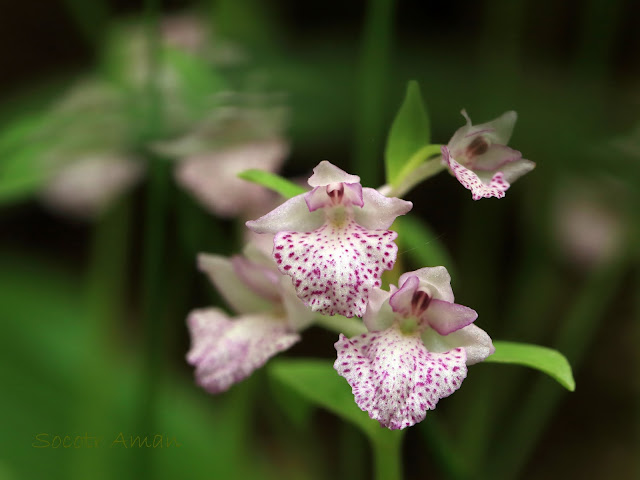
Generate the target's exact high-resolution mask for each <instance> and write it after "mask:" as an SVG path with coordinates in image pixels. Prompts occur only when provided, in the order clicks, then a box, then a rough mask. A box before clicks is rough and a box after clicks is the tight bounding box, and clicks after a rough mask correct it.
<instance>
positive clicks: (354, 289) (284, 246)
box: [274, 221, 398, 317]
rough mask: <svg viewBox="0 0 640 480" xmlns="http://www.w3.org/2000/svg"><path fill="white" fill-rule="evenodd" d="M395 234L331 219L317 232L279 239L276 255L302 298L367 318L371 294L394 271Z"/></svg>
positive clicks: (327, 310)
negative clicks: (384, 277) (383, 278)
mask: <svg viewBox="0 0 640 480" xmlns="http://www.w3.org/2000/svg"><path fill="white" fill-rule="evenodd" d="M397 235H398V234H397V233H396V232H391V231H388V230H378V231H372V230H366V229H364V228H362V227H361V226H360V225H358V224H357V223H355V222H354V221H348V223H347V224H346V225H341V226H334V225H333V224H332V223H327V224H325V225H323V226H322V227H320V228H318V229H317V230H314V231H312V232H306V233H298V232H282V233H279V234H278V235H276V237H275V239H274V258H275V260H276V264H277V265H278V268H279V269H280V271H281V272H282V273H285V274H287V275H290V276H291V277H292V279H293V285H294V287H295V288H296V292H297V293H298V296H299V297H300V299H301V300H302V301H303V302H304V303H305V304H306V305H307V306H309V307H311V309H312V310H313V311H314V312H319V313H322V314H324V315H335V314H339V315H344V316H345V317H353V316H362V315H363V313H364V311H365V307H366V305H367V298H368V296H369V292H370V291H371V290H372V289H373V288H374V287H379V286H380V276H381V275H382V272H383V271H384V270H391V269H392V268H393V265H394V263H395V261H396V256H397V253H398V247H397V246H396V244H395V243H394V242H393V240H395V238H396V237H397Z"/></svg>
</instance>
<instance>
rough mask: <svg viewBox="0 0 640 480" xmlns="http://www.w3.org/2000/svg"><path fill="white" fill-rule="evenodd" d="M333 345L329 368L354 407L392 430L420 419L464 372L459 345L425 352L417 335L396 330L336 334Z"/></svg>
mask: <svg viewBox="0 0 640 480" xmlns="http://www.w3.org/2000/svg"><path fill="white" fill-rule="evenodd" d="M335 347H336V350H337V352H338V358H337V359H336V362H335V364H334V368H335V369H336V371H337V372H338V374H340V375H341V376H343V377H344V378H345V379H346V380H347V382H349V385H351V388H352V391H353V395H354V397H355V401H356V404H357V405H358V407H360V408H361V409H362V410H364V411H366V412H368V413H369V416H370V417H371V418H372V419H374V420H378V421H379V422H380V425H382V426H383V427H387V428H390V429H392V430H397V429H403V428H406V427H410V426H412V425H414V424H416V423H418V422H420V421H422V420H424V418H425V416H426V414H427V410H433V409H434V408H435V407H436V404H437V403H438V400H440V399H441V398H444V397H448V396H449V395H451V394H452V393H453V392H454V391H455V390H457V389H458V388H460V385H461V384H462V381H463V380H464V379H465V377H466V376H467V366H466V364H465V359H466V355H465V351H464V349H462V348H457V349H453V350H451V351H449V352H446V353H433V352H429V351H428V350H427V349H426V348H425V346H424V344H423V343H422V340H421V339H420V337H418V336H413V335H403V334H402V333H401V332H400V331H399V330H398V329H396V328H389V329H387V330H384V331H382V332H375V333H365V334H362V335H360V336H359V337H354V338H352V339H348V338H346V337H345V336H344V335H340V339H339V340H338V341H337V342H336V344H335Z"/></svg>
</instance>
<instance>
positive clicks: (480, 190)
mask: <svg viewBox="0 0 640 480" xmlns="http://www.w3.org/2000/svg"><path fill="white" fill-rule="evenodd" d="M442 157H443V159H444V161H445V162H446V164H447V165H448V166H449V168H450V169H451V171H452V172H453V174H454V175H455V177H456V178H457V179H458V181H459V182H460V183H461V184H462V186H464V187H465V188H466V189H468V190H471V196H472V198H473V199H474V200H480V199H481V198H489V197H496V198H502V197H504V192H506V191H507V189H508V188H509V183H508V182H507V181H506V180H505V178H504V175H503V173H502V172H497V173H495V174H494V175H493V177H492V178H491V181H490V182H489V184H488V185H485V184H484V183H482V180H480V177H478V175H476V174H475V173H474V172H473V171H472V170H469V169H468V168H466V167H463V166H462V165H460V164H459V163H458V162H456V161H455V160H454V159H453V157H451V156H450V155H449V150H448V149H447V147H442Z"/></svg>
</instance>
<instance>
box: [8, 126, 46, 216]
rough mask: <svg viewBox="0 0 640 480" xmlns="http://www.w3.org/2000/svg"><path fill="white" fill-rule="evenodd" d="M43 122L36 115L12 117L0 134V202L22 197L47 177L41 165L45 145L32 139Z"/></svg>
mask: <svg viewBox="0 0 640 480" xmlns="http://www.w3.org/2000/svg"><path fill="white" fill-rule="evenodd" d="M43 124H44V121H43V118H42V117H41V116H39V115H29V116H25V117H22V118H18V119H16V120H14V121H13V122H12V123H10V124H8V125H6V126H5V127H4V128H3V130H2V133H0V203H6V202H12V201H16V200H18V199H21V198H24V197H26V196H28V195H30V194H31V193H33V192H34V191H35V190H37V189H38V188H40V186H41V185H42V184H43V183H44V182H45V180H46V179H47V178H48V176H49V174H50V172H49V169H47V168H45V165H43V164H42V152H43V151H44V149H45V148H46V146H45V145H44V144H43V143H42V142H38V141H37V140H36V137H37V134H38V132H39V131H40V130H41V128H42V126H43Z"/></svg>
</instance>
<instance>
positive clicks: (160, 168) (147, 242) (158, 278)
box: [133, 0, 170, 478]
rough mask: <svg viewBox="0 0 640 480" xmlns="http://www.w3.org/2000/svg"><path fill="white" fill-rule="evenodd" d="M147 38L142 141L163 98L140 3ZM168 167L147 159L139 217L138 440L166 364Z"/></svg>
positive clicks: (140, 463)
mask: <svg viewBox="0 0 640 480" xmlns="http://www.w3.org/2000/svg"><path fill="white" fill-rule="evenodd" d="M145 10H146V11H145V17H146V33H147V44H148V52H147V53H148V57H149V66H150V68H149V79H148V85H147V91H146V93H147V99H146V100H147V104H146V107H147V109H146V114H147V117H146V125H145V127H146V131H145V137H146V139H147V140H152V139H154V138H157V137H158V136H160V135H161V132H162V98H161V95H160V91H159V89H158V85H157V77H158V76H157V75H156V72H157V71H158V68H159V62H160V55H161V51H160V42H159V38H158V36H159V32H158V16H159V12H160V1H159V0H146V2H145ZM169 167H170V164H169V162H166V161H164V160H162V159H160V158H158V157H156V156H154V155H149V172H148V173H149V178H148V185H147V197H146V208H145V217H144V251H143V277H142V282H143V293H142V295H143V297H142V317H143V327H144V335H145V338H144V349H143V359H142V372H141V373H142V378H141V385H140V394H139V405H138V422H139V424H140V425H139V427H138V428H139V434H140V435H152V434H154V433H155V429H156V423H157V422H156V405H157V404H156V398H157V396H158V391H159V388H160V382H161V379H162V378H161V377H162V370H163V365H164V358H165V336H166V316H165V315H164V313H165V309H164V305H163V301H162V300H163V299H164V298H165V287H166V284H165V282H164V281H163V280H164V279H165V278H166V274H165V268H164V266H165V262H166V259H165V256H164V250H165V233H166V212H167V205H168V190H169V186H170V184H169ZM133 461H134V469H135V472H134V473H135V474H134V476H135V477H137V478H144V477H153V476H154V475H153V474H152V472H153V468H152V467H153V456H152V455H151V452H147V451H145V452H142V451H140V452H137V453H136V455H135V458H134V459H133Z"/></svg>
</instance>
